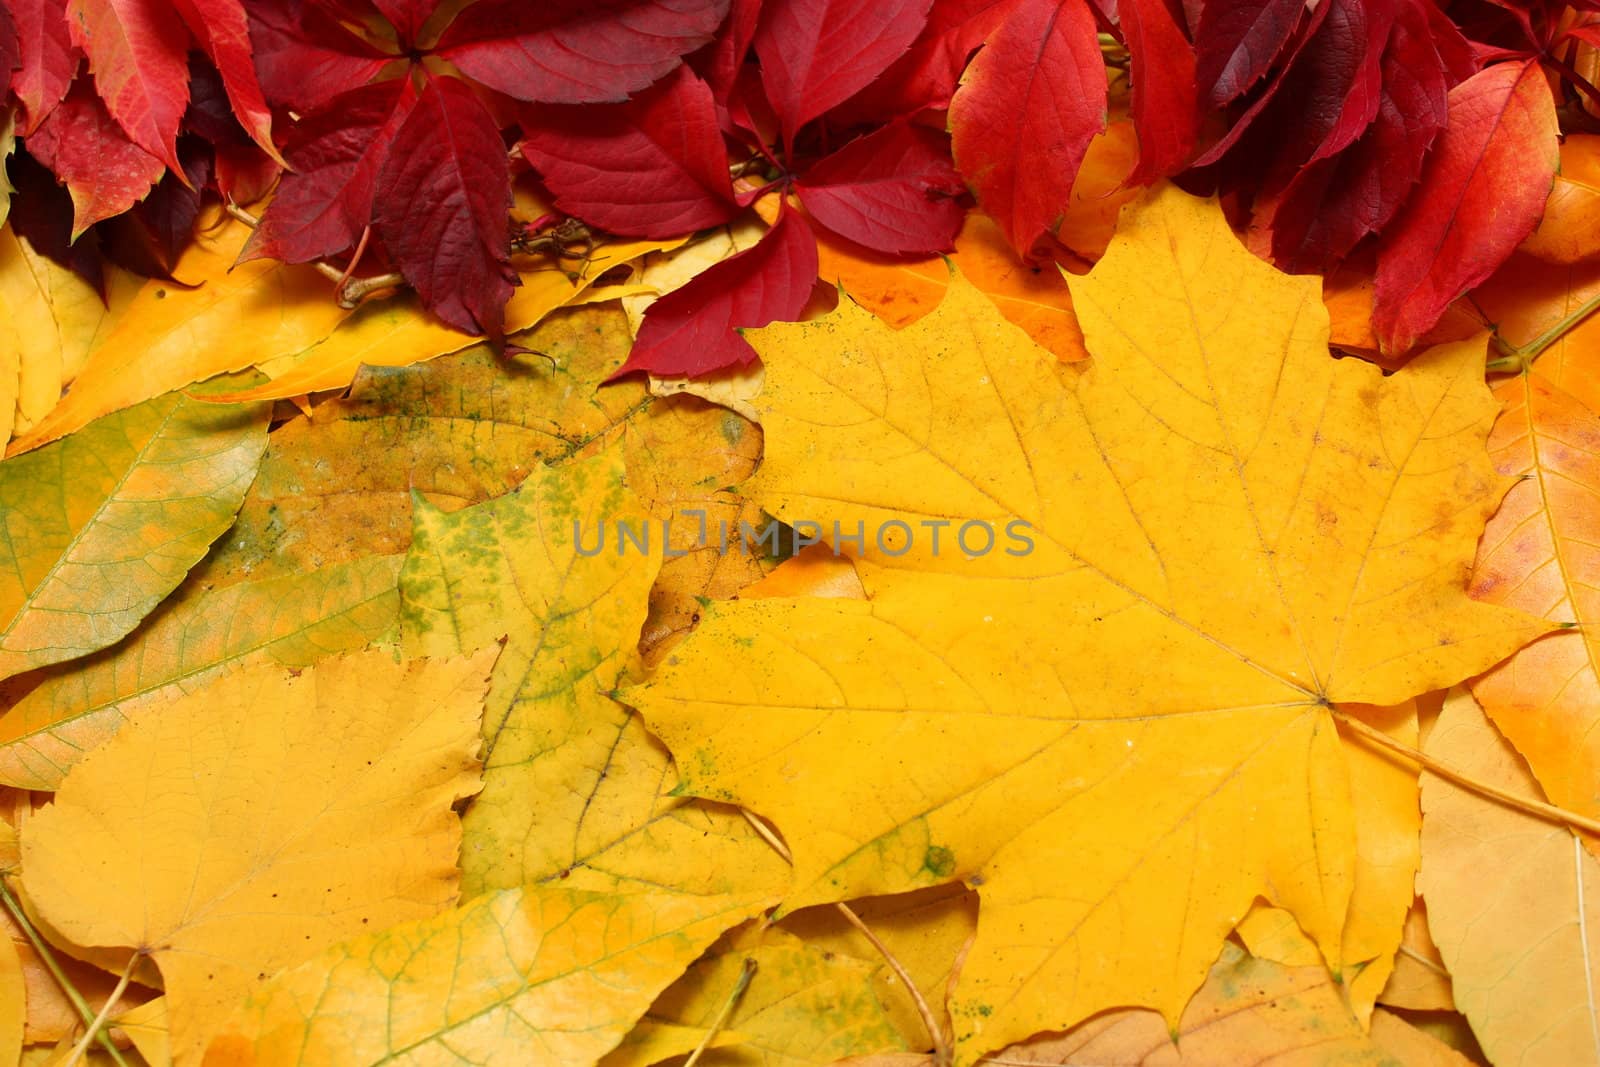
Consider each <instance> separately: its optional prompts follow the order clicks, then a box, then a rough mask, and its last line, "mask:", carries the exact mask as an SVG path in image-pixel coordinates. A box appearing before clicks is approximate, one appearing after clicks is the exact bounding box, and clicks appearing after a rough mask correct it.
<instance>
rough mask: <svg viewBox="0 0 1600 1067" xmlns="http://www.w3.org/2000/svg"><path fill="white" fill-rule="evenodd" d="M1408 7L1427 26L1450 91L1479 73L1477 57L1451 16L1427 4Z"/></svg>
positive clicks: (1413, 0)
mask: <svg viewBox="0 0 1600 1067" xmlns="http://www.w3.org/2000/svg"><path fill="white" fill-rule="evenodd" d="M1409 6H1411V7H1414V8H1415V9H1416V11H1417V13H1418V14H1420V15H1421V16H1422V17H1423V19H1424V20H1426V22H1427V24H1428V35H1429V36H1430V37H1432V38H1433V47H1434V50H1435V51H1437V52H1438V53H1439V58H1440V59H1442V60H1443V61H1444V69H1445V73H1446V74H1447V75H1449V78H1450V85H1451V86H1452V87H1454V86H1456V85H1459V84H1460V83H1461V82H1464V81H1466V80H1467V79H1468V78H1470V77H1472V76H1473V75H1474V74H1476V73H1478V67H1479V65H1480V64H1479V63H1478V57H1477V55H1476V54H1474V52H1473V48H1472V42H1471V41H1469V40H1467V39H1466V37H1464V36H1462V33H1461V30H1460V29H1459V28H1458V27H1457V26H1456V24H1455V23H1454V22H1451V21H1450V16H1449V15H1446V14H1445V13H1444V12H1443V11H1441V10H1439V5H1438V4H1435V3H1432V2H1429V0H1410V2H1409Z"/></svg>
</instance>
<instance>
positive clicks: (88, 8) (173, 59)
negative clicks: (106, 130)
mask: <svg viewBox="0 0 1600 1067" xmlns="http://www.w3.org/2000/svg"><path fill="white" fill-rule="evenodd" d="M67 28H68V30H69V31H70V32H71V35H72V41H73V43H74V44H76V45H77V46H78V47H79V48H81V49H83V51H84V53H85V54H86V55H87V56H88V57H89V71H90V73H91V74H93V75H94V84H95V88H96V89H97V90H98V91H99V93H100V99H101V100H103V101H105V105H106V110H108V111H109V112H110V113H111V117H112V118H114V119H116V121H117V124H118V125H120V126H121V127H122V129H123V132H125V133H126V134H127V135H128V139H129V140H130V141H132V142H133V143H134V144H136V145H138V146H139V147H140V148H142V149H144V150H145V151H146V152H148V153H150V154H151V155H153V156H155V157H156V158H157V159H159V160H161V162H162V163H164V164H166V165H167V166H168V167H170V168H171V169H172V170H174V171H176V172H178V173H180V174H181V173H183V164H182V163H181V162H180V161H179V159H178V148H177V142H178V124H179V122H181V121H182V119H183V110H184V108H185V106H187V105H188V103H189V31H188V30H187V29H185V28H184V25H183V22H182V20H181V19H179V18H178V15H177V12H175V11H174V10H173V9H172V6H171V5H170V4H168V3H166V2H165V0H68V2H67Z"/></svg>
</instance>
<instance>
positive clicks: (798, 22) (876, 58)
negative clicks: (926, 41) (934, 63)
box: [755, 0, 933, 145]
mask: <svg viewBox="0 0 1600 1067" xmlns="http://www.w3.org/2000/svg"><path fill="white" fill-rule="evenodd" d="M932 3H933V0H766V3H765V4H764V5H763V7H762V11H761V23H760V25H759V26H757V27H756V37H755V49H756V55H757V56H759V57H760V59H761V83H762V85H763V86H764V87H765V88H766V91H767V99H768V100H769V101H770V102H771V103H772V106H773V109H774V110H775V111H776V112H777V114H778V121H779V123H780V125H781V127H782V130H783V139H784V143H785V145H792V144H793V143H794V134H795V131H796V130H798V129H799V128H800V127H801V126H804V125H805V124H806V123H807V122H810V121H811V120H812V119H814V118H816V117H817V116H818V115H820V114H822V113H823V112H824V111H827V110H828V109H829V108H832V107H835V106H837V105H839V104H842V103H844V102H845V101H846V100H848V99H850V97H852V96H854V95H855V94H856V93H858V92H860V91H861V90H862V89H864V88H866V87H867V86H868V85H869V84H871V82H872V80H873V79H874V78H876V77H877V76H878V75H880V74H882V73H883V72H884V69H885V68H887V67H888V66H889V64H891V63H893V62H894V61H895V60H897V59H899V58H900V56H901V55H902V54H904V53H905V51H906V49H908V48H910V47H911V42H912V41H915V40H916V39H917V36H918V35H919V34H921V33H922V28H923V26H925V25H927V22H928V10H929V8H930V7H932Z"/></svg>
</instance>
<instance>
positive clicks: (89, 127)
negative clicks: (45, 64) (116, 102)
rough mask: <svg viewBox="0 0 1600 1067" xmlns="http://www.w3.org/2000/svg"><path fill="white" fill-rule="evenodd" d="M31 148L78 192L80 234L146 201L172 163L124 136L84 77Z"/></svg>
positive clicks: (75, 214) (75, 216)
mask: <svg viewBox="0 0 1600 1067" xmlns="http://www.w3.org/2000/svg"><path fill="white" fill-rule="evenodd" d="M28 148H29V151H31V152H32V153H33V154H34V155H36V156H38V157H39V161H40V162H41V163H43V164H44V165H45V166H47V167H49V168H50V169H51V170H52V171H53V172H54V173H55V174H56V175H57V176H58V177H59V178H60V179H61V180H62V181H63V182H65V183H66V186H67V189H68V191H69V192H70V193H71V194H72V236H73V237H74V238H76V237H78V236H79V235H81V234H82V233H83V231H84V230H87V229H88V228H89V227H90V226H92V225H94V224H95V223H97V222H99V221H100V220H102V219H106V218H110V217H111V216H113V215H119V214H121V213H122V212H124V211H127V210H128V209H129V208H131V207H132V206H133V205H134V204H135V203H137V202H138V201H140V200H143V199H144V198H145V197H146V196H147V195H148V194H149V192H150V189H151V187H152V186H154V185H155V183H156V180H157V179H158V178H160V177H161V174H162V172H163V170H164V169H165V166H166V165H165V164H164V163H163V162H162V161H161V160H160V159H159V158H158V157H156V156H154V155H151V154H150V153H149V152H147V151H145V149H143V148H141V147H140V146H139V145H137V144H135V143H133V142H132V141H130V140H128V139H127V138H126V137H125V136H123V134H122V131H121V130H120V129H119V128H118V127H117V126H116V124H115V123H114V122H113V121H112V118H111V115H110V113H109V112H107V111H106V108H105V105H104V104H102V103H101V102H100V98H99V97H97V96H95V94H94V92H93V90H91V89H90V88H89V86H88V85H87V84H86V83H82V82H80V83H78V84H77V85H76V86H74V87H73V89H72V91H71V92H69V93H68V94H67V95H66V98H65V99H63V100H62V101H61V103H60V104H59V105H57V106H56V107H55V108H54V109H53V110H52V111H51V112H50V114H49V116H48V117H46V118H45V120H44V121H43V122H42V123H40V124H39V130H38V132H37V133H35V134H34V135H33V136H32V137H30V138H29V140H28Z"/></svg>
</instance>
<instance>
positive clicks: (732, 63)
mask: <svg viewBox="0 0 1600 1067" xmlns="http://www.w3.org/2000/svg"><path fill="white" fill-rule="evenodd" d="M760 17H761V0H733V2H732V4H731V5H730V6H729V8H728V17H727V19H726V20H725V21H724V22H723V24H722V29H721V30H720V31H718V33H717V36H716V39H715V40H713V41H712V42H711V43H710V44H709V45H707V46H706V47H705V48H703V49H701V50H700V51H699V52H696V53H695V54H694V55H692V56H690V57H689V59H688V62H689V63H690V64H692V65H693V66H694V68H695V71H696V73H698V74H699V75H700V77H702V78H704V79H705V82H706V84H707V85H709V86H711V96H712V99H714V100H716V101H717V102H718V103H719V104H720V103H724V102H726V101H727V99H728V94H729V93H731V92H732V91H733V84H734V82H736V81H738V79H739V71H740V69H741V68H742V67H743V66H744V60H745V57H746V56H748V55H749V54H750V42H751V41H752V40H754V38H755V35H756V20H757V19H759V18H760Z"/></svg>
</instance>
